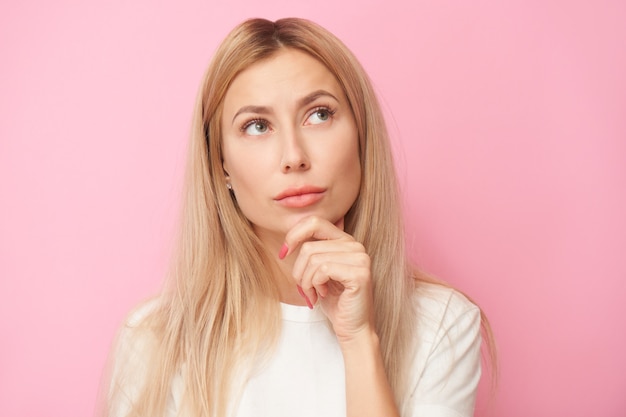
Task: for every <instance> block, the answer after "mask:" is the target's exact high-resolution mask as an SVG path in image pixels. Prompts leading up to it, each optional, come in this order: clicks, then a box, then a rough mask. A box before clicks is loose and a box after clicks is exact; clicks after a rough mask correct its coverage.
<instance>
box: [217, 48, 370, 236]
mask: <svg viewBox="0 0 626 417" xmlns="http://www.w3.org/2000/svg"><path fill="white" fill-rule="evenodd" d="M223 106H224V107H223V112H222V119H221V129H222V155H223V168H224V171H225V175H226V181H227V182H229V183H230V185H231V186H232V189H233V192H234V194H235V197H236V199H237V204H238V205H239V207H240V208H241V211H242V212H243V214H244V215H245V216H246V217H247V218H248V220H250V222H251V223H252V225H253V228H254V230H255V233H256V234H257V235H258V236H259V237H260V238H261V239H262V240H263V239H264V238H273V239H275V240H278V241H282V239H283V238H284V235H285V233H287V231H289V229H290V228H291V227H292V226H293V225H294V224H295V223H296V222H297V221H298V220H300V219H302V218H303V217H305V216H309V215H317V216H320V217H322V218H325V219H327V220H329V221H331V222H333V223H337V222H339V220H341V219H342V218H343V216H345V214H346V213H347V212H348V210H349V209H350V207H351V206H352V204H353V203H354V201H355V199H356V197H357V195H358V192H359V186H360V182H361V166H360V162H359V153H358V147H359V143H358V133H357V129H356V124H355V121H354V116H353V114H352V110H351V109H350V105H349V104H348V101H347V99H346V97H345V95H344V93H343V90H342V88H341V86H340V85H339V83H338V82H337V80H336V79H335V77H334V76H333V74H332V73H331V72H330V71H329V70H328V69H327V68H326V67H325V66H324V65H323V64H321V63H320V62H319V61H317V60H316V59H314V58H313V57H311V56H310V55H308V54H306V53H304V52H300V51H298V50H294V49H290V48H283V49H281V50H280V51H279V52H277V53H276V54H274V55H273V56H271V57H270V58H268V59H265V60H262V61H259V62H257V63H255V64H253V65H252V66H250V67H248V68H247V69H246V70H244V71H243V72H241V73H240V74H239V75H238V76H237V77H236V78H235V79H234V80H233V82H232V84H231V86H230V88H229V89H228V91H227V93H226V96H225V98H224V105H223Z"/></svg>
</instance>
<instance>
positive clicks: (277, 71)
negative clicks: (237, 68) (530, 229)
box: [224, 48, 343, 111]
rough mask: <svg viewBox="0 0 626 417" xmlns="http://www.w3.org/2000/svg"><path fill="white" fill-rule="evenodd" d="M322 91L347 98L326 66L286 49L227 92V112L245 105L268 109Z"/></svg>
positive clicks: (238, 78) (242, 74) (247, 72)
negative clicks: (237, 106) (255, 105)
mask: <svg viewBox="0 0 626 417" xmlns="http://www.w3.org/2000/svg"><path fill="white" fill-rule="evenodd" d="M318 89H325V90H326V89H327V90H329V92H331V93H335V94H337V97H338V96H339V95H341V96H343V94H342V92H343V89H342V88H341V86H340V85H339V83H338V81H337V79H336V78H335V76H334V75H333V74H332V73H331V72H330V70H328V68H327V67H326V66H325V65H324V64H322V63H321V62H320V61H318V60H317V59H315V58H313V57H312V56H311V55H309V54H307V53H305V52H303V51H300V50H297V49H293V48H282V49H280V50H279V51H278V52H276V53H275V54H273V55H271V56H270V57H268V58H265V59H263V60H261V61H258V62H256V63H254V64H252V65H251V66H249V67H248V68H246V69H245V70H243V71H242V72H240V73H239V74H238V75H237V76H236V77H235V79H234V80H233V82H232V83H231V85H230V87H229V88H228V90H227V92H226V96H225V98H224V110H225V111H228V110H229V109H230V110H232V107H233V106H236V105H240V104H242V103H243V104H246V105H247V104H258V105H265V104H271V102H272V101H274V100H285V99H289V97H293V98H294V99H298V98H299V97H302V96H304V95H306V94H309V93H310V92H311V91H314V90H318Z"/></svg>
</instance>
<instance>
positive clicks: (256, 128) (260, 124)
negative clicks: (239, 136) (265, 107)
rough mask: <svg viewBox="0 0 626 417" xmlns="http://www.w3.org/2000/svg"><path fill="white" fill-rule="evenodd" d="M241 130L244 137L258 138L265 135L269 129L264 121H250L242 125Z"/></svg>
mask: <svg viewBox="0 0 626 417" xmlns="http://www.w3.org/2000/svg"><path fill="white" fill-rule="evenodd" d="M241 130H242V131H243V132H244V133H245V134H246V135H250V136H259V135H263V134H265V133H267V132H268V131H269V130H270V128H269V126H268V125H267V122H266V121H265V120H260V119H256V120H250V121H249V122H247V123H246V124H244V125H243V127H242V128H241Z"/></svg>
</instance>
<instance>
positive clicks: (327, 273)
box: [299, 252, 371, 304]
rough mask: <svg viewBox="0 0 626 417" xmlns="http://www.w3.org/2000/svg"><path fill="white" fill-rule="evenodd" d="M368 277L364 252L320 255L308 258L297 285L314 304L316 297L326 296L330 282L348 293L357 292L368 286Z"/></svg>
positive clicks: (369, 273)
mask: <svg viewBox="0 0 626 417" xmlns="http://www.w3.org/2000/svg"><path fill="white" fill-rule="evenodd" d="M370 276H371V272H370V258H369V256H368V255H367V254H366V253H364V252H337V253H322V254H315V255H313V256H312V257H311V258H310V260H309V262H308V263H307V265H306V268H305V269H304V271H303V272H302V275H301V279H300V280H299V285H300V286H301V287H302V290H303V292H304V294H305V295H306V296H307V297H308V298H309V299H310V300H311V301H312V302H313V304H315V301H316V300H317V295H320V296H321V297H322V298H325V297H326V296H327V294H328V291H329V284H332V282H336V283H339V284H340V285H341V287H342V288H346V289H348V290H349V291H357V290H358V289H359V288H360V287H364V286H368V285H370V283H369V281H370ZM331 281H332V282H331ZM314 300H315V301H314Z"/></svg>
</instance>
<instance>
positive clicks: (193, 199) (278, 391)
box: [106, 19, 486, 417]
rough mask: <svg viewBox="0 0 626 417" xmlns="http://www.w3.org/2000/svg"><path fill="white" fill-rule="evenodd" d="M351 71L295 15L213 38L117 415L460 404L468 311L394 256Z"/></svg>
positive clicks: (470, 348) (400, 246) (120, 348)
mask: <svg viewBox="0 0 626 417" xmlns="http://www.w3.org/2000/svg"><path fill="white" fill-rule="evenodd" d="M400 219H401V215H400V209H399V203H398V195H397V185H396V179H395V173H394V168H393V163H392V157H391V152H390V149H389V144H388V138H387V133H386V129H385V126H384V122H383V118H382V116H381V112H380V109H379V107H378V103H377V100H376V97H375V95H374V93H373V91H372V88H371V85H370V83H369V81H368V78H367V76H366V74H365V73H364V71H363V69H362V68H361V66H360V65H359V63H358V62H357V61H356V59H355V58H354V57H353V55H352V54H351V53H350V52H349V51H348V50H347V49H346V47H345V46H344V45H343V44H342V43H341V42H340V41H339V40H338V39H336V38H335V37H334V36H333V35H331V34H330V33H329V32H327V31H326V30H324V29H322V28H321V27H319V26H317V25H315V24H314V23H311V22H309V21H306V20H302V19H282V20H279V21H277V22H270V21H267V20H262V19H253V20H249V21H246V22H244V23H243V24H241V25H239V26H238V27H237V28H235V29H234V30H233V31H232V32H231V33H230V34H229V35H228V36H227V38H226V39H225V40H224V42H223V43H222V45H221V46H220V47H219V48H218V50H217V52H216V54H215V56H214V58H213V60H212V62H211V64H210V66H209V69H208V71H207V73H206V76H205V78H204V82H203V84H202V86H201V90H200V93H199V95H198V100H197V103H196V108H195V115H194V119H193V130H192V135H191V144H190V148H189V162H188V171H187V177H186V189H185V201H184V210H183V214H182V227H181V233H180V245H179V249H178V252H177V256H176V258H175V262H174V267H173V268H172V273H171V278H172V279H171V283H170V284H171V285H170V286H169V287H168V289H167V290H166V291H164V293H163V294H162V295H161V296H160V297H159V298H157V299H156V300H154V301H152V302H150V303H147V304H146V305H143V306H141V307H140V308H139V309H138V310H137V311H135V312H134V313H133V314H131V316H130V318H129V319H128V322H127V323H126V325H125V326H124V328H123V329H122V332H121V334H120V336H119V340H118V343H117V348H116V354H115V356H114V365H113V373H112V376H111V381H112V382H111V384H110V392H109V393H108V394H107V406H106V413H107V414H108V415H114V416H126V415H129V416H161V415H166V416H176V415H181V416H226V415H229V416H230V415H233V416H251V415H255V416H263V415H267V416H293V415H311V416H345V415H348V416H359V417H364V416H394V415H398V416H399V415H402V416H418V415H419V416H422V415H427V416H452V415H454V416H469V415H472V413H473V407H474V401H475V394H476V387H477V384H478V380H479V378H480V343H481V339H480V328H481V321H482V322H483V324H486V322H485V321H484V319H483V320H481V316H482V315H481V312H480V310H479V309H478V308H477V307H476V306H474V305H473V304H472V303H470V302H469V301H468V300H467V299H466V298H465V297H463V296H462V295H460V294H459V293H458V292H456V291H454V290H452V289H450V288H449V287H447V286H444V285H441V284H437V283H436V282H434V280H432V279H430V278H428V277H427V276H424V275H423V274H421V273H418V272H417V271H416V270H415V269H413V268H412V267H411V266H410V265H409V263H408V261H407V257H406V254H405V248H404V237H403V226H402V223H401V220H400Z"/></svg>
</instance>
